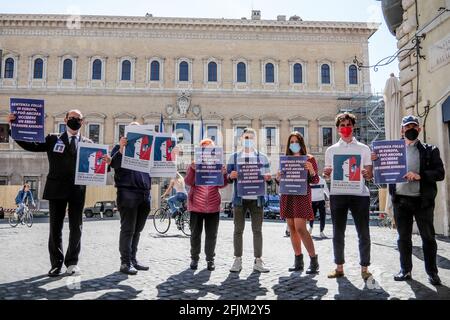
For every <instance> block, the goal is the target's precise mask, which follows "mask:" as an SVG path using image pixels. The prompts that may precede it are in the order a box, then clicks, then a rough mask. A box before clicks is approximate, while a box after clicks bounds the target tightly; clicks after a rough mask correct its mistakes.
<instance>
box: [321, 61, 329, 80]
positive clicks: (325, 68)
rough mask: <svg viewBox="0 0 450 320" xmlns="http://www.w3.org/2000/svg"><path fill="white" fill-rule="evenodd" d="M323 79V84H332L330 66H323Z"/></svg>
mask: <svg viewBox="0 0 450 320" xmlns="http://www.w3.org/2000/svg"><path fill="white" fill-rule="evenodd" d="M321 77H322V83H325V84H330V83H331V78H330V66H329V65H328V64H323V65H322V67H321Z"/></svg>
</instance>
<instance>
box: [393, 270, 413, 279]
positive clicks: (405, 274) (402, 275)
mask: <svg viewBox="0 0 450 320" xmlns="http://www.w3.org/2000/svg"><path fill="white" fill-rule="evenodd" d="M411 279H412V277H411V272H405V271H403V270H401V271H400V272H399V273H397V274H396V275H395V276H394V280H395V281H406V280H411Z"/></svg>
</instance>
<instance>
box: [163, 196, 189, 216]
mask: <svg viewBox="0 0 450 320" xmlns="http://www.w3.org/2000/svg"><path fill="white" fill-rule="evenodd" d="M186 200H187V194H186V193H184V192H177V193H176V194H175V195H174V196H171V197H170V198H169V199H167V204H168V205H169V208H170V212H171V213H172V214H173V213H175V212H176V211H177V210H178V209H180V208H179V207H177V206H176V204H177V202H184V201H186Z"/></svg>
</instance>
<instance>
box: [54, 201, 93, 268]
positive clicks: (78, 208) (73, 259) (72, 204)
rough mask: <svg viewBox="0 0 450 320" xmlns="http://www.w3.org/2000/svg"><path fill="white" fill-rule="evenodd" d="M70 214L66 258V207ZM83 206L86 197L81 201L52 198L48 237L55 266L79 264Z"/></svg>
mask: <svg viewBox="0 0 450 320" xmlns="http://www.w3.org/2000/svg"><path fill="white" fill-rule="evenodd" d="M67 206H68V207H69V209H68V215H69V232H70V233H69V246H68V247H67V252H66V256H65V258H64V251H63V241H62V230H63V226H64V218H65V216H66V208H67ZM83 207H84V199H83V201H82V202H80V201H79V200H78V199H77V200H74V199H71V200H50V201H49V212H50V235H49V239H48V251H49V253H50V263H51V265H52V269H53V268H60V267H62V265H63V263H64V264H65V265H66V267H69V266H71V265H77V264H78V255H79V254H80V250H81V231H82V228H83Z"/></svg>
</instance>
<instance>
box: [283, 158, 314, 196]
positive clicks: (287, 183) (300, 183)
mask: <svg viewBox="0 0 450 320" xmlns="http://www.w3.org/2000/svg"><path fill="white" fill-rule="evenodd" d="M307 160H308V157H307V156H280V173H281V178H280V193H281V194H290V195H306V194H307V192H308V189H307V188H308V171H307V170H306V169H305V163H306V161H307Z"/></svg>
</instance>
